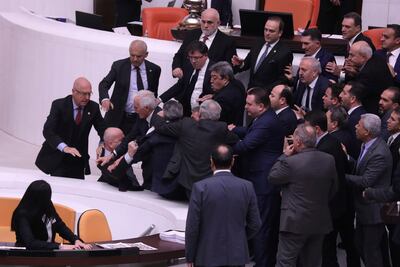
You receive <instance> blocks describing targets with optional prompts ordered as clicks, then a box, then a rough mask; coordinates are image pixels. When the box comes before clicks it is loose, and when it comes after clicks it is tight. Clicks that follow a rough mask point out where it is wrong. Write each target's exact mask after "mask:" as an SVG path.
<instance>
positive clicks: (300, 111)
mask: <svg viewBox="0 0 400 267" xmlns="http://www.w3.org/2000/svg"><path fill="white" fill-rule="evenodd" d="M294 107H295V108H294V109H293V111H294V114H296V118H297V119H298V120H300V119H304V116H305V115H306V111H305V110H304V109H303V108H302V107H299V106H298V105H294Z"/></svg>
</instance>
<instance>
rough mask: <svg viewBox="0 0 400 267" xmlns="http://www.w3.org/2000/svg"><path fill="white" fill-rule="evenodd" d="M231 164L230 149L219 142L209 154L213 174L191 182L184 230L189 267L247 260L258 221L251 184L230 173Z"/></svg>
mask: <svg viewBox="0 0 400 267" xmlns="http://www.w3.org/2000/svg"><path fill="white" fill-rule="evenodd" d="M232 165H233V151H232V148H230V147H229V146H226V145H219V146H218V147H217V148H216V149H214V150H213V152H212V154H211V166H212V170H213V171H214V175H213V176H211V177H209V178H207V179H204V180H202V181H199V182H197V183H195V184H194V185H193V191H192V195H191V198H190V203H189V210H188V215H187V219H186V230H185V233H186V235H185V246H186V261H187V262H188V266H193V264H194V265H195V266H244V265H245V264H246V263H248V262H249V251H248V248H247V240H249V239H251V238H252V237H253V236H255V234H256V233H257V231H258V230H259V229H260V226H261V220H260V215H259V212H258V209H257V200H256V195H255V193H254V188H253V185H252V184H251V183H250V182H249V181H246V180H243V179H240V178H238V177H235V176H233V175H232V173H231V171H230V169H231V167H232ZM233 207H234V208H233Z"/></svg>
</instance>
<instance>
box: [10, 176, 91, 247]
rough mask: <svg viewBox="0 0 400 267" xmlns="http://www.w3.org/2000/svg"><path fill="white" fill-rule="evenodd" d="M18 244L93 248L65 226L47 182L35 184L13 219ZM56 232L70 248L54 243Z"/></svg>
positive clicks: (27, 192) (22, 200)
mask: <svg viewBox="0 0 400 267" xmlns="http://www.w3.org/2000/svg"><path fill="white" fill-rule="evenodd" d="M11 230H12V231H15V235H16V239H17V242H16V245H17V246H24V247H26V248H27V249H41V250H46V249H90V248H91V245H87V244H84V243H83V242H81V241H80V240H79V238H78V237H77V236H76V235H74V233H72V231H71V230H70V229H69V228H68V227H67V226H66V225H65V223H64V222H63V221H62V220H61V218H60V216H59V215H58V214H57V212H56V210H55V208H54V205H53V202H51V187H50V185H49V184H48V183H47V182H46V181H44V180H37V181H34V182H32V183H31V184H30V185H29V186H28V188H27V189H26V191H25V194H24V196H23V197H22V199H21V201H20V202H19V204H18V206H17V208H16V209H15V210H14V213H13V215H12V218H11ZM56 233H58V234H59V235H60V236H61V237H62V238H64V239H66V240H68V241H69V242H70V243H71V245H65V244H58V243H55V242H54V238H55V235H56Z"/></svg>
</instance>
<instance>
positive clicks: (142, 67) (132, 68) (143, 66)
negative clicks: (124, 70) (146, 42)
mask: <svg viewBox="0 0 400 267" xmlns="http://www.w3.org/2000/svg"><path fill="white" fill-rule="evenodd" d="M134 69H135V66H133V65H132V64H131V70H134ZM139 69H140V70H141V71H142V70H145V69H146V68H145V65H144V60H143V62H142V64H140V66H139Z"/></svg>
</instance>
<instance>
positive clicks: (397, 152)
mask: <svg viewBox="0 0 400 267" xmlns="http://www.w3.org/2000/svg"><path fill="white" fill-rule="evenodd" d="M387 130H388V133H389V138H388V140H387V144H388V146H389V149H390V152H391V153H392V159H393V168H392V174H394V173H395V170H396V168H397V165H398V163H399V159H400V107H396V108H395V109H393V110H392V112H390V116H389V119H388V121H387ZM392 177H393V175H392ZM392 180H393V178H392Z"/></svg>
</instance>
